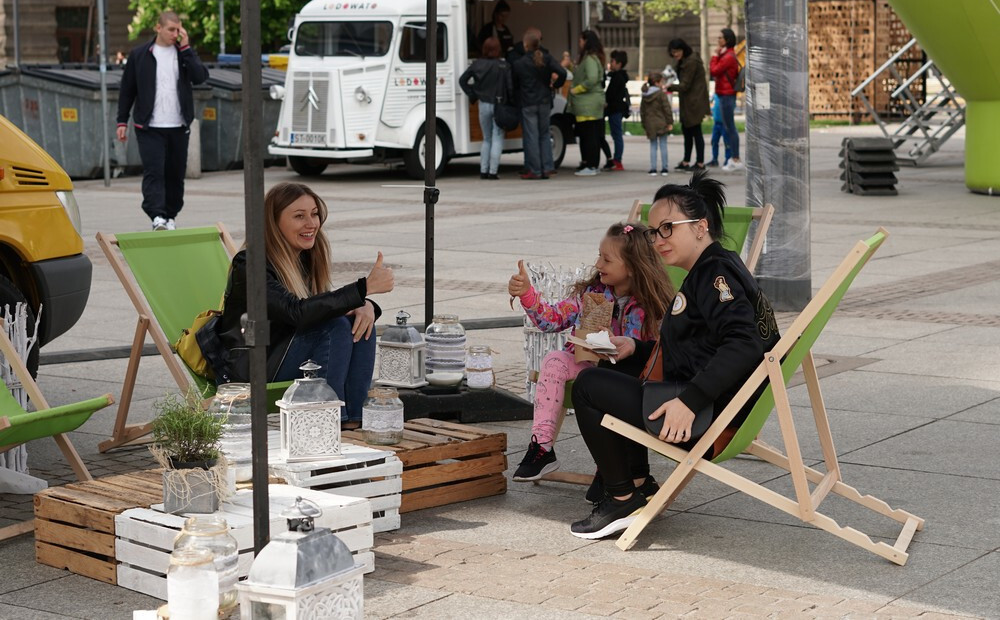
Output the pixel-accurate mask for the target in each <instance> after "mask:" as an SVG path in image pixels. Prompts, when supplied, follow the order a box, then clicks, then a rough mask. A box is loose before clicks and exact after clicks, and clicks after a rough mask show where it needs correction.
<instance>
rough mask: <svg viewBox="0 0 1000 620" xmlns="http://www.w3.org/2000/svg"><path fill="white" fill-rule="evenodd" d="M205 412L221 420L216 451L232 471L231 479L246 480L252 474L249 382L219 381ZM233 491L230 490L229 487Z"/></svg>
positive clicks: (236, 480)
mask: <svg viewBox="0 0 1000 620" xmlns="http://www.w3.org/2000/svg"><path fill="white" fill-rule="evenodd" d="M208 412H209V413H210V414H212V415H213V416H215V417H216V418H221V419H222V424H223V427H222V439H221V440H220V441H219V451H220V452H222V454H223V456H225V457H226V461H228V463H229V468H230V470H231V471H233V472H234V474H235V482H245V481H248V480H250V477H251V476H252V474H253V464H252V462H251V451H250V384H249V383H223V384H222V385H220V386H219V387H218V389H217V390H216V392H215V396H214V397H213V398H212V402H211V403H209V405H208ZM230 490H233V489H230Z"/></svg>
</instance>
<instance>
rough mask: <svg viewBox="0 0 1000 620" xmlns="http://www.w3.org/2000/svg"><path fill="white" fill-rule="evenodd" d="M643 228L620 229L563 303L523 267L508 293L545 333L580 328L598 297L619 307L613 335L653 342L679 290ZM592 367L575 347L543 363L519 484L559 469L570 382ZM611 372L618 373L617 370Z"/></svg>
mask: <svg viewBox="0 0 1000 620" xmlns="http://www.w3.org/2000/svg"><path fill="white" fill-rule="evenodd" d="M644 230H646V226H644V225H642V224H639V223H630V224H621V223H619V224H615V225H613V226H612V227H611V228H609V229H608V232H607V234H606V235H605V237H604V239H602V240H601V245H600V251H599V254H598V256H597V262H595V263H594V273H593V275H592V276H590V277H589V278H587V279H585V280H581V281H580V282H577V283H576V286H574V288H573V293H572V295H571V296H570V297H569V298H567V299H564V300H562V301H560V302H556V303H553V304H548V303H545V302H544V301H541V300H540V299H539V297H538V293H537V292H536V291H535V289H534V288H532V286H531V278H530V277H529V276H528V272H527V270H526V269H525V268H524V261H518V273H516V274H514V275H513V276H511V278H510V281H509V282H508V283H507V290H508V292H509V293H510V295H511V301H513V298H514V297H519V298H520V300H521V306H522V307H523V308H524V310H525V313H526V314H527V315H528V318H530V319H531V322H532V323H534V324H535V326H536V327H538V329H540V330H542V331H544V332H560V331H563V330H564V329H568V328H570V327H572V328H574V329H576V328H577V327H579V325H580V318H581V317H580V315H581V310H582V308H583V296H584V295H585V294H587V293H597V294H599V295H603V296H604V298H605V299H606V300H607V301H609V302H612V303H614V304H615V307H614V310H613V311H612V318H611V334H612V335H614V336H629V337H632V338H646V339H650V338H654V337H655V335H656V333H657V330H658V329H659V325H660V321H661V320H662V319H663V316H664V314H665V313H666V310H667V307H668V306H669V305H670V303H671V302H672V301H673V297H674V290H673V287H672V286H671V284H670V280H669V279H668V278H667V275H666V271H665V270H664V269H663V264H662V262H661V260H660V256H659V254H657V253H656V252H654V251H653V246H652V245H650V244H649V242H648V241H646V238H645V237H644V236H643V231H644ZM591 366H593V363H592V362H577V361H576V360H575V357H574V355H573V345H572V344H567V345H566V349H565V350H562V351H553V352H552V353H549V354H548V355H546V356H545V358H544V359H543V360H542V365H541V370H540V372H539V375H538V384H537V387H536V389H535V413H534V423H533V425H532V427H531V433H532V435H531V443H529V444H528V451H527V453H526V454H525V455H524V459H523V460H522V461H521V464H520V465H519V466H518V468H517V471H515V472H514V480H515V481H517V482H528V481H532V480H538V479H539V478H541V477H542V476H543V475H545V474H547V473H549V472H551V471H554V470H556V469H559V463H558V461H556V453H555V450H554V449H553V443H554V442H555V440H556V437H555V434H556V427H557V426H558V423H559V415H560V412H561V411H562V406H563V394H564V392H565V389H566V382H567V381H570V380H571V379H573V378H575V377H576V375H577V374H579V373H580V371H581V370H583V369H584V368H589V367H591ZM612 368H614V367H613V366H612Z"/></svg>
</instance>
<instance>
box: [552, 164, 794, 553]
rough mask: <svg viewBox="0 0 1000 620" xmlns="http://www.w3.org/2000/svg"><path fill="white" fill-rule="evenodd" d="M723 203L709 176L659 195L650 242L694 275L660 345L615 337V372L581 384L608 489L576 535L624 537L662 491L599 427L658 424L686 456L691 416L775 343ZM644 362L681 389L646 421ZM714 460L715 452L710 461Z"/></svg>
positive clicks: (734, 384) (766, 308) (577, 397)
mask: <svg viewBox="0 0 1000 620" xmlns="http://www.w3.org/2000/svg"><path fill="white" fill-rule="evenodd" d="M725 199H726V198H725V193H724V191H723V185H722V183H720V182H718V181H716V180H713V179H709V178H707V177H706V173H705V172H695V174H694V176H693V177H692V179H691V182H690V184H689V185H664V186H663V187H661V188H660V189H659V191H658V192H656V196H655V197H654V199H653V206H652V208H651V209H650V211H649V225H650V229H649V230H648V231H646V235H647V237H648V238H649V240H650V241H651V242H652V244H653V247H654V249H655V250H656V252H657V253H658V254H659V255H660V256H661V257H662V258H663V262H664V263H666V264H667V265H674V266H677V267H681V268H683V269H686V270H688V275H687V277H686V278H685V279H684V283H683V284H682V285H681V287H680V290H679V291H677V295H676V297H674V300H673V304H672V306H671V309H670V311H669V312H668V313H667V315H666V316H665V317H664V319H663V323H662V324H661V325H660V333H659V341H643V340H636V339H633V338H623V337H618V336H615V337H612V338H611V341H612V343H614V345H615V347H616V348H617V349H618V355H617V357H616V360H617V361H618V365H619V369H618V370H619V371H618V372H615V371H607V370H605V369H603V368H589V369H585V370H584V371H582V372H581V373H580V374H579V376H578V377H577V379H576V383H575V384H574V386H573V407H574V408H575V409H576V417H577V423H578V424H579V425H580V432H581V433H582V434H583V438H584V441H585V442H586V443H587V448H588V449H589V450H590V454H591V455H592V456H593V457H594V461H595V462H596V463H597V469H598V471H599V472H600V473H599V476H600V479H599V480H600V481H598V480H595V485H596V484H602V485H603V488H604V493H603V496H602V497H601V499H600V500H599V501H598V502H597V503H596V505H595V506H594V509H593V512H592V513H591V514H590V516H589V517H587V518H586V519H583V520H581V521H577V522H576V523H573V525H572V527H571V529H570V531H571V532H572V534H573V535H574V536H577V537H579V538H588V539H594V538H603V537H605V536H609V535H611V534H614V533H616V532H620V531H622V530H624V529H625V528H627V527H628V526H629V525H630V524H631V523H632V521H633V520H634V519H635V516H636V514H637V513H638V512H639V511H640V510H642V508H643V507H644V506H645V505H646V501H647V499H648V497H649V496H650V495H652V494H653V493H655V492H656V490H657V489H658V488H659V487H658V486H657V484H656V482H655V481H654V480H653V479H652V477H651V476H650V475H649V455H648V453H647V451H646V448H645V446H642V445H640V444H637V443H635V442H633V441H631V440H629V439H626V438H625V437H623V436H621V435H619V434H617V433H615V432H613V431H611V430H609V429H607V428H604V427H603V426H601V419H602V418H603V417H604V415H605V414H609V415H612V416H614V417H616V418H619V419H621V420H623V421H625V422H627V423H628V424H631V425H633V426H636V427H638V428H641V429H649V428H650V427H652V428H656V427H657V426H660V425H661V424H662V428H661V429H660V430H659V432H658V433H657V434H658V436H659V438H660V439H661V440H663V441H668V442H671V443H677V444H681V446H682V447H684V448H686V449H690V448H691V447H693V446H694V443H695V442H696V441H697V440H698V439H699V437H700V435H698V434H697V433H694V434H693V433H692V423H693V422H694V420H695V413H694V412H696V411H703V410H706V409H710V410H711V413H712V419H713V420H714V419H715V417H717V416H718V415H719V414H720V413H722V411H723V409H725V407H726V405H728V404H729V401H731V400H732V399H733V397H734V396H735V395H736V392H737V391H738V390H739V388H740V387H741V386H742V385H743V383H744V382H745V381H746V380H747V378H748V377H749V376H750V375H751V374H752V373H753V371H754V369H755V368H756V367H757V365H758V364H760V362H761V361H762V360H763V359H764V353H765V352H766V351H768V350H770V349H771V348H773V347H774V345H775V344H776V343H777V342H778V339H779V334H778V325H777V323H776V322H775V319H774V310H772V308H771V304H770V302H769V301H768V300H767V297H765V296H764V293H763V292H761V290H760V288H759V287H758V286H757V282H756V280H754V277H753V275H751V274H750V272H749V271H748V270H747V268H746V265H744V264H743V260H742V259H740V256H739V255H738V254H736V253H735V252H732V251H730V250H726V249H724V248H723V247H722V245H721V244H720V243H719V240H720V239H722V238H723V236H724V235H725V231H724V230H723V227H722V213H723V205H724V204H725ZM658 344H659V345H660V346H657V345H658ZM654 354H655V357H654V358H653V359H652V360H650V359H649V358H650V357H651V356H654ZM660 355H662V359H659V356H660ZM647 362H649V365H648V366H647V368H653V366H654V365H659V367H660V369H661V370H662V372H663V379H664V380H667V381H673V382H677V383H680V384H682V385H683V386H684V387H683V389H682V390H681V392H680V394H679V395H678V396H677V398H673V399H671V400H667V401H666V402H664V403H663V404H662V405H660V406H659V408H657V409H656V410H655V411H654V412H653V413H652V414H650V415H649V416H648V420H647V419H644V417H645V416H644V415H643V413H642V394H643V387H642V384H643V380H642V378H639V377H640V376H641V375H643V374H646V373H641V372H639V371H638V369H641V368H643V367H644V366H646V364H647ZM621 371H625V372H621ZM762 390H763V387H762V388H761V391H762ZM755 400H756V397H755V398H751V399H750V400H749V401H747V402H748V404H747V406H746V407H745V408H744V410H743V411H741V412H740V413H739V415H737V416H736V418H735V419H734V420H733V424H732V426H733V427H739V425H740V424H742V423H743V420H744V419H746V416H747V414H749V412H750V408H751V407H752V406H753V402H754V401H755ZM661 418H662V420H661ZM711 457H712V452H711V451H710V453H709V454H708V455H706V457H705V458H711Z"/></svg>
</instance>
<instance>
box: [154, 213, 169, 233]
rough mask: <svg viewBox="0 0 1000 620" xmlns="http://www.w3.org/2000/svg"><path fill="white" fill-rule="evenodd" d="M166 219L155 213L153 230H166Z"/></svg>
mask: <svg viewBox="0 0 1000 620" xmlns="http://www.w3.org/2000/svg"><path fill="white" fill-rule="evenodd" d="M167 229H168V228H167V220H165V219H164V218H162V217H160V216H159V215H157V216H156V217H154V218H153V230H167Z"/></svg>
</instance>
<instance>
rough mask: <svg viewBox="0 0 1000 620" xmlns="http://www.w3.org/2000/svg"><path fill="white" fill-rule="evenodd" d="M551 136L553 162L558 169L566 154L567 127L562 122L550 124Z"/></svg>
mask: <svg viewBox="0 0 1000 620" xmlns="http://www.w3.org/2000/svg"><path fill="white" fill-rule="evenodd" d="M549 138H550V139H551V140H552V163H553V164H555V167H556V169H558V168H559V166H561V165H562V161H563V157H565V156H566V143H567V142H568V140H567V135H566V128H565V127H563V125H562V124H561V123H552V124H551V125H549Z"/></svg>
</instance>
